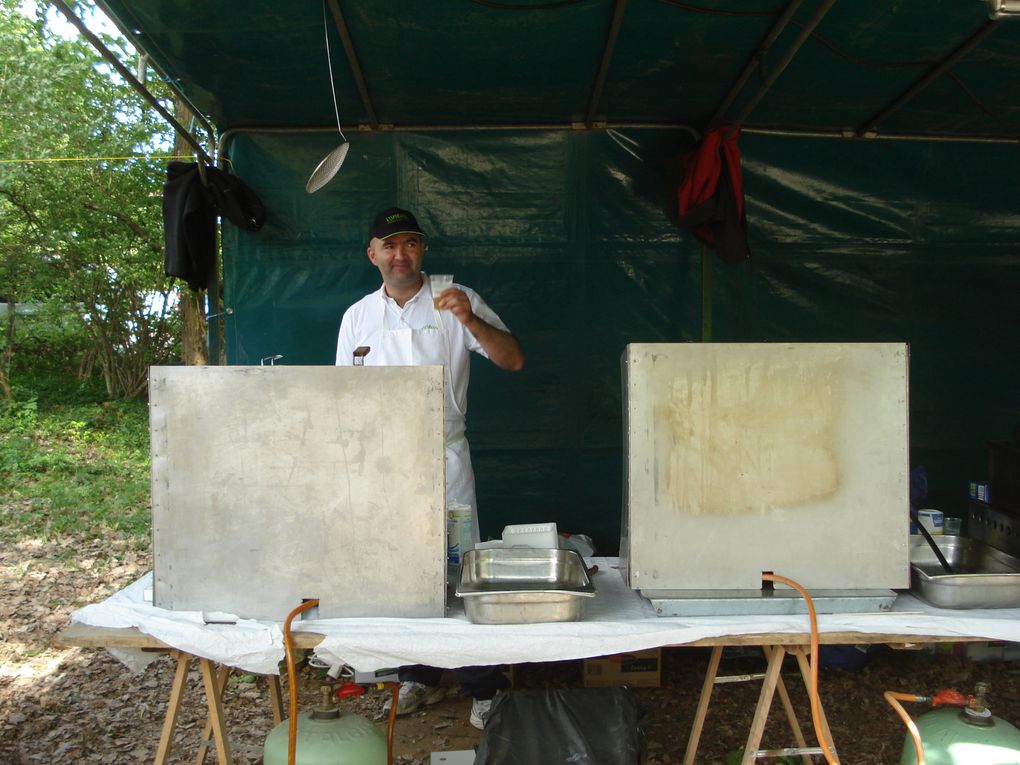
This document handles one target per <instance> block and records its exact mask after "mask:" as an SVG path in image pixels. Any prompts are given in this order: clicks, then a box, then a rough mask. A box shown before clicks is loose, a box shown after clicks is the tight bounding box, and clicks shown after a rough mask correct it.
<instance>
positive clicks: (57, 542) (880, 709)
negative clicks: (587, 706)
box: [0, 535, 1020, 765]
mask: <svg viewBox="0 0 1020 765" xmlns="http://www.w3.org/2000/svg"><path fill="white" fill-rule="evenodd" d="M138 547H139V545H138V543H137V540H135V541H132V540H131V539H130V538H128V537H125V538H124V539H117V538H106V539H102V540H91V541H90V540H88V539H87V538H85V537H83V536H75V535H66V536H62V537H59V538H51V539H49V541H43V540H40V539H29V540H25V541H22V542H18V543H6V544H5V545H4V546H3V548H2V550H0V592H2V597H0V765H30V764H33V765H34V764H35V763H53V764H59V763H106V764H107V765H121V764H123V765H127V764H128V763H145V762H152V759H153V756H154V754H155V750H156V745H157V742H158V740H159V734H160V729H161V725H162V720H163V715H164V712H165V709H166V704H167V700H168V697H169V692H170V684H171V681H172V678H173V664H172V662H171V661H170V659H169V657H167V656H161V657H160V658H159V659H158V660H157V661H156V662H155V663H154V664H152V665H150V667H149V668H148V669H147V670H145V671H144V672H143V673H142V674H140V675H134V674H132V673H131V672H129V671H128V670H127V669H125V668H124V666H123V665H122V664H121V663H120V662H118V661H117V660H116V659H114V658H113V657H112V656H110V655H109V654H108V653H107V652H105V651H101V650H91V649H61V648H56V647H54V645H53V639H54V636H55V635H56V633H57V632H58V631H59V630H60V629H62V628H63V627H64V626H66V625H67V624H68V620H69V615H70V613H71V611H72V610H74V609H75V608H77V607H80V606H83V605H85V604H87V603H91V602H96V601H98V600H101V599H103V598H105V597H107V596H108V595H110V594H111V593H113V592H114V591H116V590H117V589H118V588H120V587H122V586H124V585H126V584H128V583H129V582H131V581H133V580H135V579H136V578H137V577H139V576H141V575H142V574H143V573H144V572H145V571H147V570H148V569H149V567H150V564H151V561H150V557H149V553H148V551H147V550H145V549H138ZM958 648H959V646H958ZM706 663H707V651H705V650H699V649H669V650H666V651H665V652H664V660H663V685H662V687H661V688H649V689H635V690H634V694H635V696H636V699H637V702H638V704H639V706H640V708H641V711H642V714H643V723H642V724H643V728H644V732H645V740H646V742H647V748H648V758H647V759H648V763H650V765H666V764H667V763H669V764H671V765H673V764H676V763H680V762H681V761H682V759H683V754H684V749H685V747H686V744H687V737H688V733H689V730H690V724H691V720H692V718H693V715H694V709H695V706H696V704H697V698H698V693H699V691H700V687H701V680H702V677H703V673H704V670H705V666H706ZM762 666H763V663H762V661H761V660H760V659H759V658H757V657H756V656H754V655H753V654H751V653H749V652H748V651H740V652H732V654H731V653H730V652H728V653H727V655H726V657H725V659H724V667H723V670H722V672H723V673H724V674H738V673H750V672H754V671H760V670H761V668H762ZM785 676H786V678H787V685H788V687H789V688H790V692H791V696H792V697H793V700H794V704H795V706H796V708H797V709H798V712H799V714H800V717H801V721H802V723H803V724H804V725H805V728H808V727H809V722H808V719H809V718H808V714H807V711H806V710H807V701H806V696H805V693H804V691H803V686H802V684H801V683H800V681H799V677H798V676H797V675H796V669H795V667H794V665H793V664H792V662H791V663H790V664H788V665H787V667H786V675H785ZM1018 678H1020V664H1013V663H1007V662H1001V661H992V662H985V663H975V662H973V661H970V660H968V659H966V658H964V657H962V656H961V655H959V653H958V652H954V651H952V650H950V647H949V646H941V647H940V650H938V651H902V650H901V651H893V650H882V651H879V652H878V653H877V654H876V655H874V656H873V658H872V659H871V661H870V663H869V664H868V665H867V666H866V667H865V668H864V669H862V670H860V671H856V672H847V671H844V670H839V669H832V668H830V669H826V670H823V673H822V680H821V682H822V699H823V704H824V706H825V710H826V713H827V715H828V718H829V721H830V724H831V725H832V728H833V732H834V735H835V739H836V743H837V746H838V747H839V751H840V754H841V758H842V761H843V762H844V763H865V764H868V765H870V764H872V763H875V764H876V765H877V764H879V763H896V762H899V756H900V752H901V748H902V745H903V736H904V730H903V726H902V724H901V723H900V722H899V720H898V718H896V716H895V715H894V714H893V712H892V710H891V709H890V708H889V707H888V706H887V705H886V704H885V702H884V701H883V700H882V691H884V690H887V689H894V690H903V691H910V692H920V693H929V692H932V691H935V690H938V689H940V688H943V687H949V686H955V687H957V688H959V689H961V690H964V691H971V690H972V689H973V685H974V683H975V682H977V681H979V680H983V681H987V682H990V683H991V684H992V701H993V710H994V712H995V713H996V714H997V715H998V716H1000V717H1003V718H1005V719H1006V720H1009V721H1011V722H1014V723H1017V722H1020V686H1018V683H1017V680H1018ZM514 682H515V685H516V687H526V688H543V687H578V686H580V684H581V665H580V663H579V662H561V663H556V664H535V665H521V666H518V667H516V668H515V670H514ZM318 685H319V683H318V679H317V677H316V671H315V670H314V669H311V668H304V669H303V670H302V671H301V673H300V676H299V687H300V691H301V696H300V701H299V705H300V706H301V708H302V709H310V708H312V706H314V703H315V701H314V699H315V697H316V693H317V687H318ZM757 692H758V684H757V683H739V684H727V685H721V686H718V687H717V688H716V690H715V692H714V695H713V700H712V704H711V707H710V710H709V717H708V721H707V724H706V726H705V732H704V734H703V737H702V744H701V747H700V750H699V758H698V762H700V763H724V764H725V763H728V762H730V761H732V756H733V754H732V753H733V752H735V751H737V750H739V749H740V748H741V744H742V743H743V740H744V738H745V737H746V735H747V729H748V726H749V724H750V717H751V712H752V709H753V707H754V704H755V701H756V699H757ZM382 700H383V697H382V695H381V694H380V693H378V692H370V693H369V694H367V695H366V696H365V697H362V699H359V700H355V701H348V702H344V707H345V708H346V709H349V710H351V711H356V712H359V713H361V714H364V715H365V716H368V717H371V718H378V717H379V714H378V709H379V707H380V705H381V703H382ZM225 706H226V713H227V715H228V725H229V728H230V733H231V740H232V743H233V746H234V750H235V762H237V763H249V764H254V763H259V762H261V754H260V746H261V744H262V742H263V741H264V739H265V737H266V735H267V734H268V732H269V730H270V729H271V728H272V726H273V721H272V716H271V711H270V705H269V701H268V696H267V693H266V688H265V685H264V683H263V682H261V681H259V680H256V679H254V678H252V677H250V676H245V675H243V674H240V673H237V674H235V675H233V676H231V679H230V681H229V684H228V688H227V693H226V702H225ZM468 710H469V702H468V700H467V699H464V698H463V697H460V696H459V695H458V694H457V692H456V690H455V689H454V688H450V691H449V694H448V696H447V698H446V699H445V700H444V701H443V702H441V703H439V704H437V705H435V706H432V707H429V708H428V709H427V710H426V711H424V712H420V713H417V714H415V715H411V716H410V717H407V718H401V719H400V720H398V723H397V728H396V747H395V749H396V760H397V762H399V763H404V764H405V765H411V763H423V764H424V763H428V762H429V759H430V753H431V752H434V751H454V750H459V749H471V748H472V747H474V746H475V745H477V743H478V741H479V739H480V734H479V732H478V731H475V729H473V728H471V727H470V726H469V725H468V724H467V716H468ZM911 711H912V712H915V713H917V714H920V713H921V712H922V711H923V710H922V709H920V708H914V709H912V710H911ZM203 724H204V696H203V692H202V685H201V680H200V678H199V676H198V670H197V667H196V668H194V669H193V671H192V674H191V677H190V678H189V680H188V688H187V692H186V694H185V698H184V705H183V709H182V712H181V717H180V722H179V725H178V734H177V738H176V741H175V744H174V754H173V756H172V758H171V762H193V761H194V757H195V752H196V751H197V748H198V745H199V739H200V737H201V731H202V727H203ZM380 724H381V723H380ZM808 738H809V739H811V738H812V736H811V734H810V732H808ZM764 743H765V744H766V745H768V746H774V747H779V746H785V745H788V744H790V743H791V739H790V736H789V733H788V731H787V730H786V726H785V722H784V720H783V717H782V713H781V710H780V709H779V707H778V702H777V707H776V709H775V710H774V713H773V714H772V716H771V717H770V721H769V726H768V728H767V729H766V734H765V739H764ZM215 760H216V755H215V751H213V752H211V753H210V755H209V758H208V761H209V762H215Z"/></svg>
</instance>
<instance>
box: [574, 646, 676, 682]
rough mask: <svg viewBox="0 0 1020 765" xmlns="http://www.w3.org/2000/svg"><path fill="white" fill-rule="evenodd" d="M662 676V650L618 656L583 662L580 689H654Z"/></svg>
mask: <svg viewBox="0 0 1020 765" xmlns="http://www.w3.org/2000/svg"><path fill="white" fill-rule="evenodd" d="M661 675H662V649H661V648H650V649H648V650H647V651H634V652H632V653H620V654H616V655H615V656H604V657H602V658H599V659H585V660H584V687H585V688H610V687H616V686H621V685H629V686H632V687H634V688H658V687H659V685H660V684H661V679H662V678H661Z"/></svg>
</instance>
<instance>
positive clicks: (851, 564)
mask: <svg viewBox="0 0 1020 765" xmlns="http://www.w3.org/2000/svg"><path fill="white" fill-rule="evenodd" d="M622 362H623V376H624V393H625V404H624V406H625V410H624V412H625V427H626V435H625V439H626V442H625V443H626V450H627V454H626V463H625V464H626V488H625V508H624V529H623V533H622V535H621V536H622V537H623V540H622V546H621V558H622V564H623V566H624V569H625V572H626V577H627V580H628V582H629V584H630V586H631V587H634V588H635V589H641V590H656V591H664V590H670V591H676V593H677V594H676V597H682V592H683V591H684V590H692V589H693V590H701V589H719V590H758V589H760V588H761V573H762V572H763V571H772V572H774V573H777V574H782V575H784V576H787V577H791V578H793V579H795V580H797V581H798V582H800V583H801V584H802V585H804V586H805V587H808V588H809V589H812V590H814V589H824V590H847V589H850V590H854V589H868V590H878V589H896V588H901V589H902V588H906V587H907V586H908V583H909V578H910V577H909V562H908V556H907V536H908V523H907V507H908V490H909V483H908V475H909V460H908V437H907V435H908V428H907V349H906V346H905V345H904V344H902V343H871V344H856V343H854V344H822V343H798V344H778V343H776V344H772V343H768V344H765V343H754V344H751V343H705V344H702V343H689V344H632V345H629V346H627V349H626V352H625V354H624V357H623V360H622Z"/></svg>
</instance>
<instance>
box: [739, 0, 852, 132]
mask: <svg viewBox="0 0 1020 765" xmlns="http://www.w3.org/2000/svg"><path fill="white" fill-rule="evenodd" d="M835 4H836V0H824V2H823V3H822V4H821V5H819V6H818V9H817V10H816V11H815V14H814V16H812V17H811V20H810V21H808V23H807V24H805V25H804V27H803V28H802V29H801V30H800V33H799V34H798V35H797V37H796V39H794V41H793V43H792V44H791V45H790V47H789V48H788V49H787V51H786V53H784V54H783V56H782V58H780V59H779V61H778V62H777V63H776V65H775V66H774V67H773V68H772V71H771V72H769V74H768V76H767V77H766V78H765V82H763V83H762V84H761V86H759V88H758V90H756V91H755V92H754V95H752V96H751V100H750V101H748V102H747V103H746V104H745V105H744V108H743V109H741V110H740V113H739V114H738V115H737V118H736V119H735V120H734V121H733V123H732V127H731V128H730V130H729V131H727V132H728V133H732V132H733V131H734V130H737V129H738V128H739V127H740V126H741V125H743V124H744V120H746V119H747V118H748V116H749V115H750V114H751V112H752V111H753V110H754V107H756V106H757V105H758V102H759V101H761V99H762V98H763V97H764V95H765V94H766V93H768V92H769V89H770V88H771V87H772V86H773V85H774V84H775V82H776V80H778V79H779V76H780V75H781V74H782V73H783V72H784V71H785V70H786V67H787V66H789V65H790V62H791V61H793V57H794V56H795V55H797V51H799V50H800V49H801V46H803V45H804V43H805V42H807V40H808V38H809V37H811V34H812V32H814V31H815V28H816V27H817V26H818V25H819V24H821V23H822V19H824V18H825V14H827V13H828V12H829V11H830V10H831V9H832V6H833V5H835Z"/></svg>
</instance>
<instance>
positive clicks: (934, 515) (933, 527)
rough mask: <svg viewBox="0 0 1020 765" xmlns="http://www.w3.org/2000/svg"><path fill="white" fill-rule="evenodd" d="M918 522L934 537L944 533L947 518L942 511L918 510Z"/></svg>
mask: <svg viewBox="0 0 1020 765" xmlns="http://www.w3.org/2000/svg"><path fill="white" fill-rule="evenodd" d="M917 520H918V521H919V522H920V523H921V525H922V526H924V527H925V528H926V529H927V530H928V533H929V534H931V535H932V536H935V535H936V534H942V533H943V528H944V525H945V516H944V515H943V514H942V511H941V510H918V511H917Z"/></svg>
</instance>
